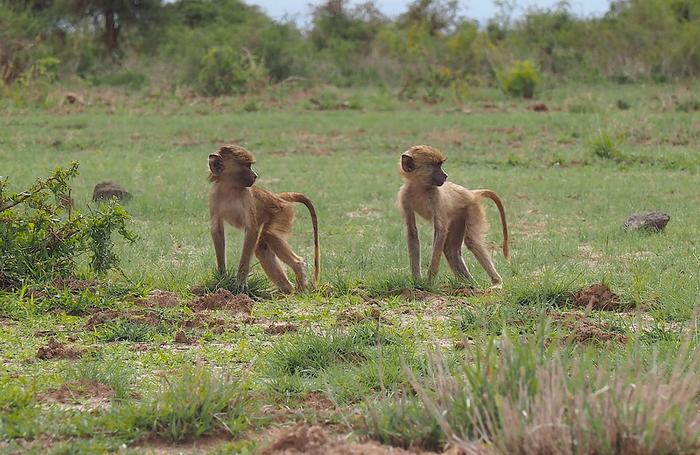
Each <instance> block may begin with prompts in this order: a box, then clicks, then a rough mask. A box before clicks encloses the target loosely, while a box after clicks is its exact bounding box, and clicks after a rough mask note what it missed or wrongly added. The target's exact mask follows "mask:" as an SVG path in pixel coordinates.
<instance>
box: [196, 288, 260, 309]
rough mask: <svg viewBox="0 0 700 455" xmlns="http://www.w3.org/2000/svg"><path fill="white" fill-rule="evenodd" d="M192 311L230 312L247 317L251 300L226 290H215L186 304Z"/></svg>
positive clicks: (251, 306) (251, 304)
mask: <svg viewBox="0 0 700 455" xmlns="http://www.w3.org/2000/svg"><path fill="white" fill-rule="evenodd" d="M187 306H188V307H190V308H191V309H192V310H193V311H202V310H230V311H233V312H234V313H242V314H246V315H249V314H250V313H251V311H252V310H253V299H251V298H250V297H248V296H247V295H245V294H238V295H233V294H232V293H231V291H228V290H226V289H217V290H216V292H214V293H212V294H206V295H203V296H202V297H200V298H198V299H197V300H193V301H191V302H189V303H188V304H187Z"/></svg>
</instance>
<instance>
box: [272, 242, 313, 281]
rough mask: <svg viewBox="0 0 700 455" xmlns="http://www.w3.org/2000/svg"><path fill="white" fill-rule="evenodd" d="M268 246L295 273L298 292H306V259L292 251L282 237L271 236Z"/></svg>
mask: <svg viewBox="0 0 700 455" xmlns="http://www.w3.org/2000/svg"><path fill="white" fill-rule="evenodd" d="M268 244H269V245H270V248H272V250H273V251H274V252H275V254H276V255H277V257H279V258H280V260H282V262H284V263H285V264H287V265H288V266H289V267H291V269H292V270H293V271H294V275H295V276H296V281H297V290H298V291H300V292H304V291H306V263H305V262H304V258H302V257H301V256H299V255H298V254H296V253H295V252H294V251H292V247H291V246H290V245H289V243H288V242H287V241H286V240H285V239H283V238H281V237H278V236H275V235H270V236H269V240H268Z"/></svg>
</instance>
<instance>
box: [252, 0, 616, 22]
mask: <svg viewBox="0 0 700 455" xmlns="http://www.w3.org/2000/svg"><path fill="white" fill-rule="evenodd" d="M246 3H248V4H252V5H258V6H259V7H261V9H262V10H263V11H265V13H266V14H267V15H269V16H270V17H273V18H275V19H288V20H293V21H294V22H297V23H299V24H301V25H303V24H304V23H306V22H307V20H308V18H309V15H310V12H311V9H312V5H318V4H320V3H322V1H318V0H315V1H309V0H287V1H276V0H246ZM359 3H363V1H356V0H355V1H350V4H352V5H356V4H359ZM410 3H412V2H411V1H410V0H376V1H375V4H376V5H377V7H378V8H379V10H380V11H381V12H382V13H384V14H385V15H387V16H389V17H395V16H397V15H399V14H401V13H403V12H405V11H406V7H407V5H408V4H410ZM515 3H516V5H517V7H516V8H515V10H514V14H513V15H514V16H515V17H517V16H519V15H521V14H522V13H523V12H524V11H526V10H527V9H529V8H552V7H554V6H556V5H557V4H558V3H560V0H520V1H516V2H515ZM568 3H569V5H570V7H571V11H572V12H573V13H574V14H576V15H579V16H599V15H602V14H604V13H605V12H606V11H608V8H609V6H610V1H609V0H590V1H585V0H574V1H571V2H568ZM459 8H460V11H459V12H460V16H463V17H468V18H471V19H476V20H477V21H479V23H480V24H484V23H486V21H487V20H488V19H490V18H492V17H494V16H495V15H496V13H497V12H498V9H497V7H496V5H495V4H494V2H493V0H490V1H482V2H474V3H471V2H464V1H461V2H459Z"/></svg>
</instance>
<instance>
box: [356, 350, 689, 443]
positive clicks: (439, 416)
mask: <svg viewBox="0 0 700 455" xmlns="http://www.w3.org/2000/svg"><path fill="white" fill-rule="evenodd" d="M501 344H502V348H501V350H500V351H498V350H496V349H494V348H493V345H492V344H489V345H488V346H486V347H484V348H481V349H477V350H476V352H472V353H470V356H469V360H467V361H464V362H460V363H459V365H457V366H452V365H451V363H450V362H447V360H446V359H444V358H442V357H440V356H435V357H433V359H432V361H431V364H430V374H427V375H425V376H423V377H421V378H418V377H413V378H412V380H411V382H412V386H413V387H412V389H413V390H411V391H409V392H408V394H406V395H404V396H402V397H400V398H398V399H396V398H393V399H385V400H380V401H379V402H375V403H370V405H369V407H370V410H369V413H368V417H367V418H366V420H365V432H366V433H368V434H369V435H370V436H371V437H373V438H375V439H378V440H380V441H384V442H390V443H391V444H394V445H400V446H404V447H408V446H420V447H424V448H426V449H431V450H439V449H442V448H443V447H444V444H445V443H446V442H447V441H448V440H451V442H452V443H454V444H457V445H458V446H460V447H462V448H463V449H466V450H470V449H474V448H475V447H477V446H478V445H479V444H483V443H484V442H486V443H487V444H489V446H491V447H493V448H494V449H495V451H496V452H498V453H513V452H514V451H515V452H517V451H523V450H524V451H525V452H527V453H530V452H533V453H534V452H543V451H544V452H558V451H560V450H561V448H562V447H576V448H577V449H576V453H583V454H592V453H603V452H609V451H610V448H611V447H617V448H619V449H618V450H616V452H619V453H627V452H630V451H639V450H640V449H641V450H642V451H643V452H644V453H655V452H657V451H659V450H661V451H663V450H664V448H667V447H674V448H675V449H676V450H677V451H678V452H686V451H687V452H694V451H697V450H698V447H700V434H699V433H698V432H697V431H695V430H694V428H695V425H697V424H698V416H697V413H696V409H697V406H698V400H699V398H698V397H700V369H699V365H698V355H697V354H698V353H697V352H693V351H692V350H681V351H680V352H679V353H678V355H677V357H676V358H674V359H668V358H667V359H656V360H654V361H651V362H649V363H648V364H647V363H646V362H639V361H638V360H637V359H638V355H639V353H638V352H637V353H630V356H629V360H622V361H621V364H620V365H616V368H612V367H611V365H609V364H603V365H601V364H599V361H600V359H598V360H597V361H596V360H595V359H594V358H592V357H586V356H577V357H576V358H575V359H572V358H571V357H570V356H568V355H567V354H566V353H564V352H561V351H556V348H553V347H551V346H550V348H549V349H548V348H546V347H545V345H544V344H543V343H542V341H541V338H539V337H534V338H533V339H531V340H529V341H528V342H525V343H522V342H519V343H512V342H511V341H510V340H508V339H507V338H506V339H505V340H504V343H501ZM608 362H609V361H608ZM407 373H408V374H409V375H411V373H410V372H408V371H407ZM663 390H674V391H676V392H675V393H673V394H662V395H661V394H659V391H663ZM414 393H415V394H416V395H417V397H418V398H419V399H416V398H414V397H413V396H412V395H413V394H414ZM543 428H547V431H546V432H545V433H543V432H542V429H543Z"/></svg>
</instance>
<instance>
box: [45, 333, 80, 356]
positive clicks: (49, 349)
mask: <svg viewBox="0 0 700 455" xmlns="http://www.w3.org/2000/svg"><path fill="white" fill-rule="evenodd" d="M82 356H83V350H82V349H80V348H77V347H75V346H68V345H67V344H63V343H61V342H60V341H57V340H56V339H54V338H52V339H50V340H49V342H48V344H47V345H46V346H42V347H40V348H39V350H38V351H37V352H36V357H37V359H42V360H48V359H78V358H80V357H82Z"/></svg>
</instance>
